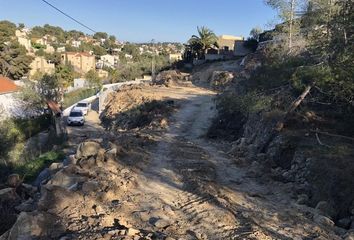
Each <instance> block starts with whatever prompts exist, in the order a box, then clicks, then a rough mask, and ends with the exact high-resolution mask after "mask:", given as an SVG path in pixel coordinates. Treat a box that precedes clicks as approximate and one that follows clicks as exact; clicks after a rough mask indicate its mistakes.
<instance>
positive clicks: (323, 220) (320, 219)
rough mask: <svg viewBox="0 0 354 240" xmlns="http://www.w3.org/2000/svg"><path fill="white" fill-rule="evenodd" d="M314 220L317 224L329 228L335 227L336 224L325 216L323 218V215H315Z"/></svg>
mask: <svg viewBox="0 0 354 240" xmlns="http://www.w3.org/2000/svg"><path fill="white" fill-rule="evenodd" d="M313 220H314V222H315V223H317V224H320V225H323V226H325V227H327V228H332V227H334V222H333V221H332V220H331V219H329V218H328V217H325V216H322V215H319V214H315V215H314V216H313Z"/></svg>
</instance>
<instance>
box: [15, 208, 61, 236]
mask: <svg viewBox="0 0 354 240" xmlns="http://www.w3.org/2000/svg"><path fill="white" fill-rule="evenodd" d="M58 222H59V221H58V219H57V218H56V217H55V216H54V215H51V214H48V213H44V212H33V213H26V212H22V213H21V214H20V215H19V217H18V219H17V221H16V223H15V225H14V226H13V227H12V228H11V230H10V233H9V236H8V240H18V239H23V240H25V239H26V240H27V239H58V238H59V236H60V235H61V234H62V233H63V232H64V231H63V228H62V226H60V224H58Z"/></svg>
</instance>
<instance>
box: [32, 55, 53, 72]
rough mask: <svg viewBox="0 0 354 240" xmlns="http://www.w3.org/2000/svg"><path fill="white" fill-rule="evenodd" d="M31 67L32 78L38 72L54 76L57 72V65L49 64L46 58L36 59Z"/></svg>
mask: <svg viewBox="0 0 354 240" xmlns="http://www.w3.org/2000/svg"><path fill="white" fill-rule="evenodd" d="M30 67H31V70H30V72H29V75H30V76H33V75H34V74H35V73H36V72H40V73H47V74H52V73H54V71H55V65H54V64H53V63H50V62H48V60H46V59H45V58H44V57H35V58H34V60H33V61H32V63H31V64H30Z"/></svg>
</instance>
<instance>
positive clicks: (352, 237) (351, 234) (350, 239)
mask: <svg viewBox="0 0 354 240" xmlns="http://www.w3.org/2000/svg"><path fill="white" fill-rule="evenodd" d="M344 240H354V231H348V232H347V234H345V235H344Z"/></svg>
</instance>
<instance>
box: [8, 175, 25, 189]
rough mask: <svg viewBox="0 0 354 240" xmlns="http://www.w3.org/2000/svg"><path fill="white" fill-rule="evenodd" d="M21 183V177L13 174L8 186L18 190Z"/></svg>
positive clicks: (9, 177) (9, 178) (10, 176)
mask: <svg viewBox="0 0 354 240" xmlns="http://www.w3.org/2000/svg"><path fill="white" fill-rule="evenodd" d="M21 182H22V181H21V178H20V175H18V174H11V175H9V176H8V177H7V181H6V184H7V186H9V187H12V188H16V187H17V186H19V185H20V184H21Z"/></svg>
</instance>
